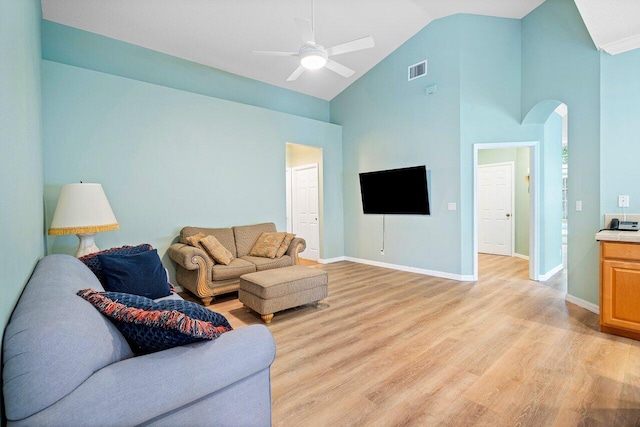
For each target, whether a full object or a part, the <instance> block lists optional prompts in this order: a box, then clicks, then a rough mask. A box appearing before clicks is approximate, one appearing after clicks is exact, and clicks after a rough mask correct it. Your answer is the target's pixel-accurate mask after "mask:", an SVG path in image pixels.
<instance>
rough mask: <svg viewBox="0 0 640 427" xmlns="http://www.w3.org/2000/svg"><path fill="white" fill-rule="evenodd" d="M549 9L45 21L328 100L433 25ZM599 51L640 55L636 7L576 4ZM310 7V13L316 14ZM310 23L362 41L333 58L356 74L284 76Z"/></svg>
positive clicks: (255, 12)
mask: <svg viewBox="0 0 640 427" xmlns="http://www.w3.org/2000/svg"><path fill="white" fill-rule="evenodd" d="M543 1H544V0H483V1H478V0H448V1H443V0H348V1H347V0H315V2H314V3H312V0H308V1H301V0H109V1H104V0H42V12H43V17H44V19H47V20H50V21H54V22H57V23H60V24H64V25H68V26H71V27H75V28H79V29H82V30H85V31H90V32H93V33H97V34H100V35H104V36H107V37H110V38H114V39H117V40H122V41H125V42H128V43H132V44H135V45H139V46H142V47H145V48H149V49H152V50H156V51H159V52H163V53H166V54H169V55H173V56H176V57H179V58H183V59H186V60H189V61H193V62H197V63H201V64H204V65H207V66H210V67H214V68H217V69H220V70H224V71H227V72H230V73H234V74H238V75H241V76H244V77H248V78H251V79H255V80H259V81H262V82H265V83H270V84H273V85H276V86H281V87H284V88H287V89H291V90H294V91H297V92H301V93H304V94H307V95H311V96H315V97H318V98H321V99H326V100H331V99H333V98H334V97H335V96H336V95H338V94H339V93H340V92H342V91H343V90H344V89H345V88H346V87H347V86H349V85H350V84H351V83H353V82H354V81H355V80H357V79H358V78H359V77H360V76H362V75H363V74H364V73H366V72H367V71H368V70H370V69H371V68H372V67H373V66H375V65H376V64H377V63H378V62H380V61H381V60H382V59H384V58H385V57H386V56H387V55H389V54H390V53H391V52H393V51H394V50H395V49H397V48H398V47H399V46H400V45H401V44H403V43H404V42H405V41H407V40H408V39H409V38H411V37H412V36H413V35H414V34H416V33H417V32H418V31H420V30H421V29H422V28H424V27H425V26H426V25H427V24H429V23H430V22H431V21H433V20H434V19H437V18H441V17H444V16H448V15H453V14H456V13H472V14H479V15H490V16H498V17H505V18H516V19H520V18H522V17H524V16H525V15H527V14H528V13H529V12H531V11H532V10H533V9H535V8H536V7H538V6H539V5H540V4H541V3H542V2H543ZM575 2H576V4H577V6H578V9H579V11H580V13H581V15H582V17H583V20H584V21H585V24H586V26H587V29H588V30H589V32H590V34H591V37H592V39H593V40H594V44H595V46H596V48H598V49H604V50H605V51H607V52H610V53H619V52H621V51H625V50H629V49H633V48H636V47H638V46H640V19H638V18H637V17H638V16H640V1H638V0H607V1H603V0H575ZM312 4H313V7H312ZM312 17H313V21H314V30H315V38H316V42H317V43H318V44H321V45H323V46H325V47H329V46H333V45H336V44H340V43H344V42H347V41H351V40H354V39H358V38H361V37H365V36H371V37H373V39H374V41H375V46H374V47H373V48H369V49H365V50H360V51H356V52H350V53H345V54H343V55H340V56H337V57H335V60H336V61H338V62H340V63H341V64H343V65H345V66H347V67H349V68H351V69H353V70H354V71H355V73H354V74H353V75H352V76H351V77H349V78H344V77H342V76H340V75H338V74H336V73H334V72H332V71H330V70H328V69H326V68H324V69H320V70H316V71H307V72H305V73H303V74H302V75H301V76H300V77H299V78H298V79H297V80H296V81H292V82H288V81H286V79H287V77H288V76H289V75H290V74H291V73H292V72H293V71H294V70H295V69H296V68H297V67H298V65H299V59H298V58H297V57H295V56H281V57H275V56H260V55H255V54H252V53H251V51H253V50H270V51H295V52H297V51H298V50H299V49H300V47H301V46H302V44H303V41H302V40H301V38H300V35H299V33H298V29H297V27H296V25H295V22H294V18H304V19H311V18H312Z"/></svg>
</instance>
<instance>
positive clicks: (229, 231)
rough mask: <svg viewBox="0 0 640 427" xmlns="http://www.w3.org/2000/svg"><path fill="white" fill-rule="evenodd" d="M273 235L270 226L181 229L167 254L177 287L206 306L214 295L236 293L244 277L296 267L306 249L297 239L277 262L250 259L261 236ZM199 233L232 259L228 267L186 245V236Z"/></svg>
mask: <svg viewBox="0 0 640 427" xmlns="http://www.w3.org/2000/svg"><path fill="white" fill-rule="evenodd" d="M275 231H276V226H275V224H274V223H272V222H267V223H263V224H253V225H243V226H237V227H229V228H201V227H184V228H183V229H182V230H181V231H180V242H179V243H175V244H173V245H171V246H170V247H169V251H168V253H169V256H170V257H171V259H172V260H174V261H175V262H176V263H177V268H176V279H177V281H178V284H179V285H180V286H182V288H183V289H186V290H188V291H190V292H191V293H193V294H195V295H197V296H198V298H200V299H201V300H202V302H203V304H204V305H209V304H211V301H212V300H213V298H214V297H215V296H216V295H221V294H226V293H229V292H234V291H237V290H238V288H239V284H240V276H242V275H243V274H247V273H253V272H255V271H261V270H269V269H272V268H280V267H288V266H291V265H295V264H299V263H300V260H299V259H298V254H299V253H300V252H302V251H304V250H305V248H306V243H305V241H304V239H302V238H299V237H296V238H294V239H293V240H292V241H291V243H290V244H289V249H287V251H286V252H285V254H284V255H282V256H281V257H280V258H275V259H271V258H263V257H255V256H249V252H250V251H251V248H252V247H253V245H254V244H255V243H256V241H257V240H258V237H260V234H262V233H263V232H275ZM198 233H203V234H205V235H212V236H214V237H215V238H216V239H218V241H219V242H220V243H221V244H222V245H223V246H224V247H225V248H227V250H229V252H231V254H232V255H233V256H234V257H235V259H234V260H233V261H231V263H230V264H229V265H224V264H214V263H213V262H212V261H211V259H210V257H209V256H208V255H207V254H206V253H205V251H204V250H202V249H200V248H198V247H194V246H190V245H189V244H188V243H187V238H188V237H189V236H193V235H195V234H198Z"/></svg>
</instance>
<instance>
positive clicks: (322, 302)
mask: <svg viewBox="0 0 640 427" xmlns="http://www.w3.org/2000/svg"><path fill="white" fill-rule="evenodd" d="M325 302H327V300H326V299H321V300H318V301H316V307H319V306H320V305H321V304H324V303H325Z"/></svg>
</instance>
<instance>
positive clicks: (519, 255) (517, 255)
mask: <svg viewBox="0 0 640 427" xmlns="http://www.w3.org/2000/svg"><path fill="white" fill-rule="evenodd" d="M513 256H514V257H515V258H521V259H526V260H527V261H529V255H522V254H517V253H514V254H513Z"/></svg>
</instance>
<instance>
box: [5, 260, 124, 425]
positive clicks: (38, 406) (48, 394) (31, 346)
mask: <svg viewBox="0 0 640 427" xmlns="http://www.w3.org/2000/svg"><path fill="white" fill-rule="evenodd" d="M87 286H90V287H92V288H95V289H102V287H101V285H100V282H99V281H98V279H97V278H96V276H95V275H94V274H93V273H92V272H91V270H89V269H88V268H87V266H86V265H84V264H83V263H82V262H80V261H79V260H78V259H77V258H75V257H73V256H71V255H62V254H58V255H49V256H46V257H44V258H43V259H42V260H40V261H39V262H38V264H37V265H36V268H35V270H34V272H33V274H32V275H31V278H30V279H29V282H28V283H27V285H26V287H25V289H24V291H23V293H22V295H21V296H20V300H19V301H18V304H17V305H16V308H15V310H14V311H13V314H12V315H11V320H10V321H9V324H8V325H7V328H6V330H5V333H4V346H3V354H2V356H3V359H4V367H3V371H2V377H3V378H2V379H3V382H4V395H5V396H13V398H12V399H10V400H5V403H6V407H5V415H6V416H7V418H9V419H11V420H21V419H23V418H26V417H28V416H31V415H33V414H34V413H36V412H39V411H41V410H43V409H44V408H46V407H48V406H50V405H52V404H53V403H55V402H57V401H59V400H60V399H62V398H63V397H64V396H66V395H67V394H69V393H71V392H72V391H73V390H75V389H76V388H77V387H78V386H79V385H80V384H82V383H84V382H85V381H86V380H87V378H89V377H90V376H91V375H92V374H93V373H94V372H97V371H99V370H100V369H102V368H104V367H105V366H107V365H110V364H112V363H115V362H118V361H120V360H123V359H127V358H129V357H132V356H133V352H132V351H131V348H130V347H129V345H128V344H127V341H126V340H125V338H124V337H123V336H122V334H121V333H120V332H118V329H117V328H116V327H115V326H114V325H113V324H112V323H111V322H109V320H108V319H107V318H106V317H104V316H102V315H101V314H100V313H98V312H97V311H96V310H95V309H94V308H93V307H91V306H90V305H89V304H87V303H86V302H85V301H83V300H82V299H81V298H78V297H77V296H76V292H78V290H79V289H83V288H86V287H87Z"/></svg>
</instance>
